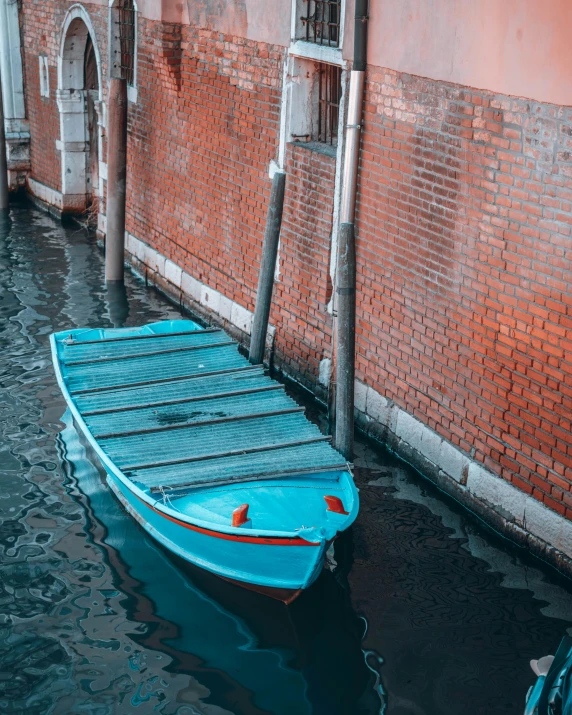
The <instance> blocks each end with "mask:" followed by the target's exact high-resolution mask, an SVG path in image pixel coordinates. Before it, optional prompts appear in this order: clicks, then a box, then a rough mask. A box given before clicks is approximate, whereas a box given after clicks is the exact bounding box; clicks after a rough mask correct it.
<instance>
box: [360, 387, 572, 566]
mask: <svg viewBox="0 0 572 715" xmlns="http://www.w3.org/2000/svg"><path fill="white" fill-rule="evenodd" d="M355 406H356V410H357V411H358V413H359V414H358V423H361V424H362V425H367V423H368V422H370V421H373V422H375V423H376V424H377V425H380V426H381V427H382V428H384V429H385V430H387V433H388V436H391V437H392V438H393V439H394V440H397V441H398V445H397V446H398V448H397V450H396V451H398V452H399V451H402V449H403V447H406V448H408V451H411V450H412V451H413V452H414V453H416V454H418V455H419V456H420V457H421V458H423V460H426V461H428V462H430V463H431V464H432V465H433V466H434V468H435V470H434V471H435V472H438V474H439V477H440V478H441V479H442V480H443V479H444V480H450V481H451V482H454V483H455V485H456V488H455V494H456V495H458V494H459V492H466V495H467V497H469V498H470V499H472V500H476V501H477V502H479V503H480V504H482V505H483V507H484V508H485V510H492V511H493V512H495V513H496V514H498V516H499V517H500V518H501V519H502V520H504V521H506V522H508V523H509V524H513V525H514V526H516V527H517V528H519V529H521V530H522V531H523V532H525V533H527V534H532V536H534V537H536V538H537V539H539V540H540V541H542V542H545V543H546V544H548V545H549V546H551V547H554V548H555V549H558V551H560V552H561V553H562V554H564V555H565V556H566V557H568V558H569V559H572V522H571V521H569V520H568V519H566V518H564V517H563V516H561V515H560V514H558V513H557V512H555V511H553V510H552V509H548V507H546V506H544V505H543V504H541V503H540V502H539V501H537V500H536V499H535V498H534V497H532V496H530V495H528V494H526V493H525V492H523V491H521V490H520V489H518V487H515V486H513V485H512V484H511V483H510V482H507V481H506V480H505V479H502V478H500V477H497V476H496V475H495V474H493V473H492V472H489V471H488V470H487V469H485V468H484V467H483V466H481V465H480V464H478V463H477V462H475V461H473V460H471V459H470V458H469V457H467V455H466V454H464V453H463V452H461V450H459V449H457V448H456V447H454V446H453V445H452V444H450V442H448V441H447V440H445V439H443V438H442V437H440V436H439V435H438V434H436V433H435V432H433V430H431V429H430V428H429V427H427V426H426V425H424V424H423V423H422V422H420V421H419V420H417V419H416V418H415V417H412V416H411V415H410V414H408V413H407V412H405V411H404V410H402V409H401V408H400V407H398V406H397V405H395V404H393V403H392V402H390V401H389V400H387V399H386V398H385V397H383V396H382V395H380V394H379V393H378V392H377V391H376V390H374V389H373V388H372V387H368V386H367V385H364V384H363V383H362V382H360V381H359V380H356V382H355ZM400 447H401V450H400V449H399V448H400ZM470 499H469V500H470Z"/></svg>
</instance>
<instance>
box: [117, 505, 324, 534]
mask: <svg viewBox="0 0 572 715" xmlns="http://www.w3.org/2000/svg"><path fill="white" fill-rule="evenodd" d="M131 493H132V494H133V496H135V497H137V499H139V501H140V502H142V503H143V504H145V506H146V507H147V508H148V509H151V510H152V511H154V512H155V514H158V515H159V516H162V517H163V518H165V519H168V520H169V521H172V522H173V523H175V524H178V525H179V526H182V527H183V528H185V529H190V530H191V531H197V532H198V533H199V534H206V535H207V536H213V537H214V538H215V539H224V540H225V541H240V542H242V543H245V544H261V545H263V546H320V542H314V541H306V540H305V539H302V538H300V537H295V538H294V539H291V538H289V537H284V538H280V537H275V538H268V537H266V536H237V535H235V534H225V533H224V532H223V531H212V530H211V529H203V527H201V526H195V525H194V524H189V523H188V522H186V521H181V520H180V519H176V518H175V517H174V516H169V514H165V513H164V512H162V511H159V509H156V508H155V507H154V506H152V505H151V504H148V503H147V502H146V501H145V500H144V499H141V497H140V496H138V495H137V494H135V492H131Z"/></svg>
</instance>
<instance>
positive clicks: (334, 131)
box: [315, 63, 342, 144]
mask: <svg viewBox="0 0 572 715" xmlns="http://www.w3.org/2000/svg"><path fill="white" fill-rule="evenodd" d="M317 74H318V127H317V129H318V131H317V135H316V137H315V140H316V141H319V142H323V143H324V144H337V143H338V121H339V113H340V97H341V94H342V70H341V68H340V67H336V66H335V65H327V64H324V63H320V64H319V65H318V73H317Z"/></svg>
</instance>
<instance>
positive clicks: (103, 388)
mask: <svg viewBox="0 0 572 715" xmlns="http://www.w3.org/2000/svg"><path fill="white" fill-rule="evenodd" d="M50 341H51V346H52V357H53V362H54V368H55V373H56V377H57V380H58V384H59V385H60V387H61V389H62V392H63V394H64V396H65V398H66V401H67V403H68V405H69V408H70V410H71V413H72V415H73V418H74V421H75V422H76V424H77V426H78V429H79V430H80V431H81V433H82V434H83V435H84V436H85V438H86V439H87V441H88V442H89V444H90V446H91V447H92V448H93V449H94V451H95V453H96V454H97V456H98V458H99V459H100V461H101V463H102V465H103V467H104V468H105V471H106V473H107V475H108V476H107V482H108V485H109V486H110V488H111V490H112V491H113V493H114V494H115V495H116V497H117V498H118V499H119V500H120V502H121V503H122V504H123V506H124V507H125V509H126V510H127V512H128V513H129V514H130V515H131V516H132V517H133V518H135V519H136V520H137V521H138V522H139V524H140V525H141V526H142V527H143V528H144V529H145V530H146V531H147V532H148V533H149V534H150V535H151V536H152V537H153V538H154V539H156V541H158V542H159V543H160V544H161V545H163V546H164V547H165V548H166V549H168V550H170V551H171V552H173V553H174V554H176V555H177V556H179V557H181V558H183V559H184V560H186V561H188V562H189V563H191V564H194V565H196V566H199V567H201V568H203V569H205V570H207V571H210V572H212V573H214V574H216V575H218V576H220V577H222V578H223V579H226V580H228V581H232V582H235V583H238V584H240V585H242V586H244V587H246V588H248V589H252V590H256V591H258V592H260V593H263V594H265V595H269V596H272V597H274V598H278V599H279V600H281V601H284V602H290V601H291V600H293V598H295V596H296V595H297V594H298V593H299V592H300V591H301V590H303V589H306V588H308V587H309V586H310V585H311V584H312V583H313V582H314V581H315V580H316V578H317V577H318V575H319V574H320V572H321V570H322V568H323V565H324V560H325V553H326V549H327V547H328V546H329V544H330V543H331V542H332V540H333V539H334V538H335V537H336V536H337V534H339V533H341V532H342V531H344V530H345V529H347V528H348V527H349V526H350V524H351V523H353V521H354V520H355V518H356V516H357V512H358V508H359V499H358V494H357V490H356V487H355V485H354V483H353V479H352V476H351V471H350V470H349V467H348V465H347V463H345V462H344V461H343V460H342V459H341V457H340V455H339V454H338V453H337V452H335V450H333V449H332V448H331V446H330V445H329V444H327V442H328V438H327V437H325V436H324V435H322V434H321V433H320V432H319V430H318V428H317V427H316V426H315V425H313V424H312V423H310V422H309V421H308V420H307V419H306V418H305V417H304V416H303V414H301V408H300V407H299V406H297V405H296V404H295V403H294V402H293V401H292V400H291V399H290V398H289V397H288V396H287V395H286V394H285V393H283V391H282V388H281V386H277V385H276V384H275V383H274V382H273V381H272V380H271V379H270V378H269V377H268V376H265V375H264V371H263V370H262V368H261V367H260V366H251V365H250V364H249V363H248V361H247V360H246V359H245V358H244V357H243V356H242V355H240V353H239V352H238V350H237V348H236V345H235V344H234V343H233V342H232V341H231V340H230V339H229V337H228V336H227V335H225V334H224V332H223V331H221V330H218V329H215V328H209V329H206V330H203V329H200V326H197V325H196V324H195V323H192V321H183V320H178V321H167V322H164V323H156V324H150V325H146V326H141V327H138V328H124V329H103V328H101V329H73V330H71V331H61V332H59V333H55V334H53V335H52V336H51V337H50ZM245 485H246V486H245ZM245 508H246V511H245ZM249 509H250V511H249ZM238 512H240V513H244V514H246V513H248V514H249V518H248V519H246V521H244V522H241V521H239V520H238V519H237V520H236V521H237V522H238V523H235V518H234V517H235V513H238Z"/></svg>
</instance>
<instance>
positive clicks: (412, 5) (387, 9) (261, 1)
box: [92, 0, 572, 105]
mask: <svg viewBox="0 0 572 715" xmlns="http://www.w3.org/2000/svg"><path fill="white" fill-rule="evenodd" d="M92 2H94V3H96V4H97V3H99V2H101V3H106V2H107V0H92ZM137 3H138V8H139V11H140V12H141V14H142V15H143V16H144V17H147V18H149V19H154V20H163V21H166V22H182V23H185V24H187V23H189V22H191V23H192V24H194V25H198V26H200V27H203V28H206V29H212V30H216V31H219V32H222V33H225V34H229V35H235V36H239V37H245V38H246V39H249V40H255V41H260V42H267V43H269V44H274V45H282V46H284V47H285V46H287V45H288V44H289V42H290V19H291V0H137ZM353 10H354V2H353V0H347V3H346V12H347V14H346V32H345V37H344V47H343V54H344V57H346V58H347V59H351V57H352V54H353V48H352V45H353ZM571 27H572V0H370V32H369V52H368V60H369V63H370V64H372V65H375V66H377V67H388V68H390V69H394V70H396V71H398V72H405V73H408V74H412V75H419V76H422V77H429V78H431V79H437V80H444V81H448V82H454V83H456V84H460V85H463V86H468V87H475V88H477V89H488V90H492V91H493V92H498V93H500V94H509V95H515V96H519V97H527V98H530V99H535V100H538V101H542V102H552V103H555V104H564V105H572V42H571V41H570V39H569V36H570V28H571Z"/></svg>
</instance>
